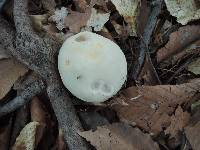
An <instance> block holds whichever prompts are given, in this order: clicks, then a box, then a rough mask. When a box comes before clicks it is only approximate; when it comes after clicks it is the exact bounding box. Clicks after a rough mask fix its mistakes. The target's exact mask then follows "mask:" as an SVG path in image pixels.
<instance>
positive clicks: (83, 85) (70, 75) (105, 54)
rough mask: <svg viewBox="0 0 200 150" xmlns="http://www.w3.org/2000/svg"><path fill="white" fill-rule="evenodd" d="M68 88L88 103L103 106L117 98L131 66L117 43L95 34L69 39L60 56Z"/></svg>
mask: <svg viewBox="0 0 200 150" xmlns="http://www.w3.org/2000/svg"><path fill="white" fill-rule="evenodd" d="M58 70H59V73H60V76H61V79H62V81H63V84H64V85H65V87H66V88H67V89H68V90H69V91H70V92H71V93H72V94H73V95H74V96H76V97H77V98H79V99H81V100H83V101H87V102H94V103H96V102H97V103H98V102H103V101H105V100H107V99H109V98H110V97H112V96H113V95H115V94H116V93H117V92H118V91H119V90H120V89H121V87H122V85H123V84H124V82H125V80H126V76H127V62H126V58H125V56H124V53H123V52H122V50H121V49H120V47H119V46H118V45H117V44H115V43H114V42H113V41H111V40H109V39H107V38H105V37H103V36H100V35H98V34H95V33H92V32H87V31H85V32H80V33H78V34H76V35H73V36H71V37H69V38H68V39H67V40H66V41H65V42H64V43H63V45H62V47H61V49H60V51H59V55H58Z"/></svg>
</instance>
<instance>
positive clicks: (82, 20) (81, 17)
mask: <svg viewBox="0 0 200 150" xmlns="http://www.w3.org/2000/svg"><path fill="white" fill-rule="evenodd" d="M90 15H91V10H90V9H87V10H86V12H85V13H80V12H77V11H71V12H70V14H69V15H68V16H66V17H65V26H66V27H69V29H70V31H71V32H74V33H78V32H80V30H81V27H84V26H86V24H87V21H88V19H89V18H90Z"/></svg>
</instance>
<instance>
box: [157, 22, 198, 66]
mask: <svg viewBox="0 0 200 150" xmlns="http://www.w3.org/2000/svg"><path fill="white" fill-rule="evenodd" d="M199 37H200V26H199V25H192V26H190V25H188V26H184V27H180V28H179V30H178V31H176V32H173V33H172V34H171V35H170V39H169V41H168V43H167V44H166V45H165V46H164V47H162V48H161V49H159V50H158V52H157V61H158V62H161V61H163V60H165V59H167V58H169V57H170V56H172V55H173V54H176V53H178V52H180V51H181V50H183V49H184V48H186V47H187V46H188V45H190V44H191V43H193V42H195V41H197V40H198V39H199Z"/></svg>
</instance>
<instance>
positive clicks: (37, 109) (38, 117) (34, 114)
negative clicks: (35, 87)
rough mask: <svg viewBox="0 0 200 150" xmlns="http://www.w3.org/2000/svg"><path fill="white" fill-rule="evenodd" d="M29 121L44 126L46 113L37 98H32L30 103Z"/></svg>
mask: <svg viewBox="0 0 200 150" xmlns="http://www.w3.org/2000/svg"><path fill="white" fill-rule="evenodd" d="M30 109H31V110H30V111H31V120H32V121H33V122H39V123H40V124H46V116H47V113H46V111H45V109H44V106H43V104H42V103H41V101H40V100H39V99H38V97H34V98H33V99H32V101H31V108H30Z"/></svg>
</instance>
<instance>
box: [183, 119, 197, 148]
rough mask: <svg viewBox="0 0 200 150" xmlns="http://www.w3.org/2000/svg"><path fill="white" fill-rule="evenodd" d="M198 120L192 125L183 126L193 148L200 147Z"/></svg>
mask: <svg viewBox="0 0 200 150" xmlns="http://www.w3.org/2000/svg"><path fill="white" fill-rule="evenodd" d="M199 133H200V122H198V123H196V124H195V125H194V126H187V127H186V128H185V134H186V137H187V139H188V141H189V142H190V144H191V146H192V148H193V150H199V149H200V138H199Z"/></svg>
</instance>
